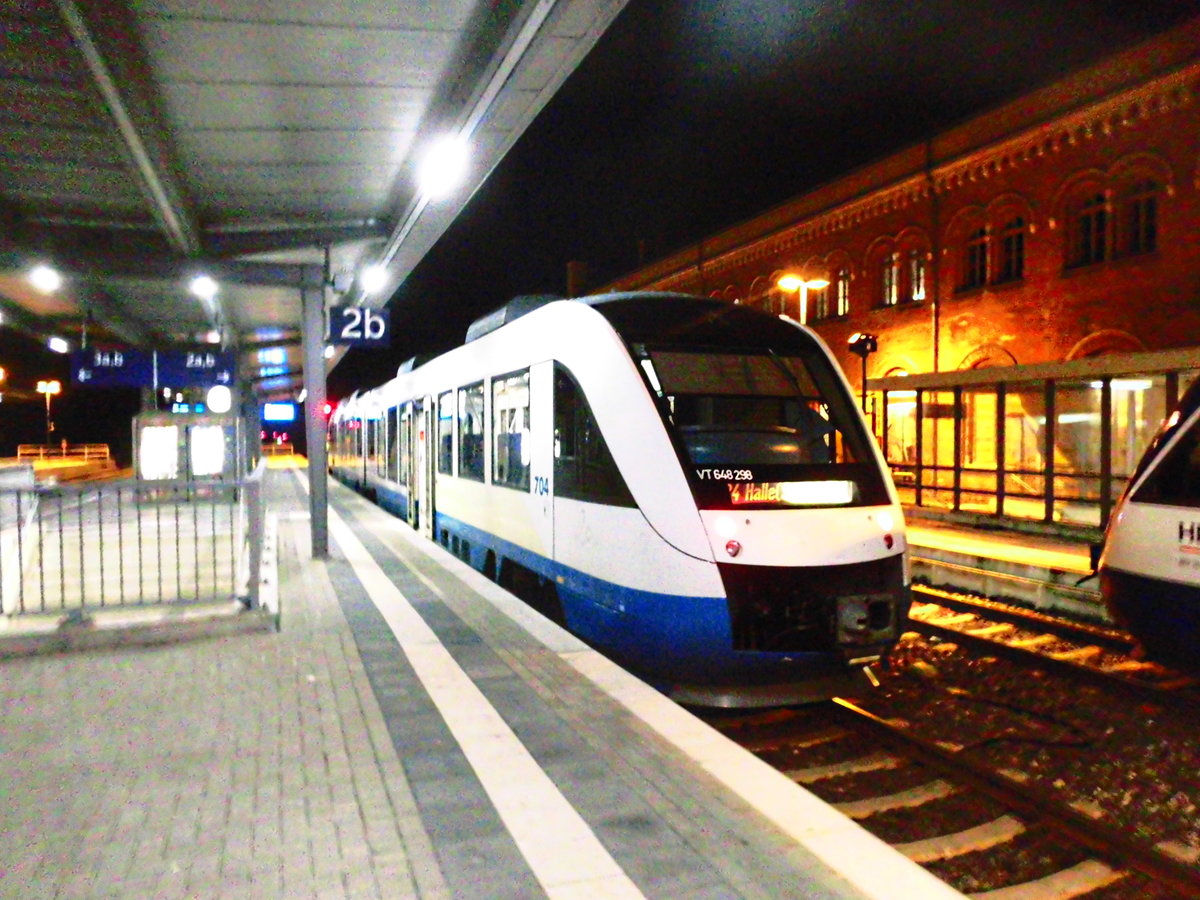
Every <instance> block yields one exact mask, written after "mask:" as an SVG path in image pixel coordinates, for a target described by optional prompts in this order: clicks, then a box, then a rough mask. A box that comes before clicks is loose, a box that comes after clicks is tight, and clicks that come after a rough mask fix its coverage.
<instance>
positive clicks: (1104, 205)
mask: <svg viewBox="0 0 1200 900" xmlns="http://www.w3.org/2000/svg"><path fill="white" fill-rule="evenodd" d="M1067 235H1068V240H1069V241H1070V245H1069V248H1068V253H1067V265H1068V266H1072V267H1073V266H1090V265H1094V264H1095V263H1099V262H1104V260H1106V259H1108V200H1107V199H1106V198H1105V196H1104V192H1103V191H1095V192H1092V193H1088V194H1085V195H1084V196H1083V197H1081V198H1080V199H1079V200H1078V201H1077V202H1076V203H1075V206H1074V208H1073V210H1072V215H1071V219H1070V222H1069V223H1068V231H1067Z"/></svg>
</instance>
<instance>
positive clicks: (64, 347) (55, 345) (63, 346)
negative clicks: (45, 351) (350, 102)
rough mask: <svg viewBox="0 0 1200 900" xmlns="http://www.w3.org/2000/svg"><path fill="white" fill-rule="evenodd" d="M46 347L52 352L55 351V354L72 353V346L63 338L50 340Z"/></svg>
mask: <svg viewBox="0 0 1200 900" xmlns="http://www.w3.org/2000/svg"><path fill="white" fill-rule="evenodd" d="M46 346H47V347H49V348H50V349H51V350H53V351H54V352H55V353H70V352H71V345H70V344H68V343H67V342H66V341H65V340H64V339H63V338H60V337H52V338H50V339H49V340H48V341H46Z"/></svg>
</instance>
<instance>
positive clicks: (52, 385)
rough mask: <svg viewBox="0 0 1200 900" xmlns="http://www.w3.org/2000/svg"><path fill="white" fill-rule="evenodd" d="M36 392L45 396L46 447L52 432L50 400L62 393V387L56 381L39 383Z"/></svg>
mask: <svg viewBox="0 0 1200 900" xmlns="http://www.w3.org/2000/svg"><path fill="white" fill-rule="evenodd" d="M37 392H38V393H39V394H45V395H46V446H47V447H49V446H50V433H51V432H52V431H54V422H53V421H51V419H50V398H51V397H53V396H54V395H55V394H61V393H62V385H61V384H60V383H59V382H57V381H39V382H38V383H37Z"/></svg>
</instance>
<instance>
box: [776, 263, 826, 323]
mask: <svg viewBox="0 0 1200 900" xmlns="http://www.w3.org/2000/svg"><path fill="white" fill-rule="evenodd" d="M775 286H776V287H778V288H779V289H780V290H781V291H794V292H795V293H796V302H797V304H798V305H799V307H800V324H801V325H807V324H808V292H809V291H819V290H822V289H823V288H827V287H829V282H828V281H826V280H825V279H824V278H809V279H808V280H807V281H806V280H805V279H803V278H801V277H800V276H799V275H792V274H790V273H789V274H787V275H781V276H780V278H779V280H778V281H776V282H775Z"/></svg>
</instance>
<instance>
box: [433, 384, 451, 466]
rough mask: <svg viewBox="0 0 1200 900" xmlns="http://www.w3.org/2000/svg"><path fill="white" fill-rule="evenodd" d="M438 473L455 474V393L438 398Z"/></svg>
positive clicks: (447, 393) (447, 392)
mask: <svg viewBox="0 0 1200 900" xmlns="http://www.w3.org/2000/svg"><path fill="white" fill-rule="evenodd" d="M437 438H438V471H439V472H440V473H441V474H443V475H453V474H454V392H453V391H446V393H444V394H442V395H441V396H440V397H438V426H437Z"/></svg>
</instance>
